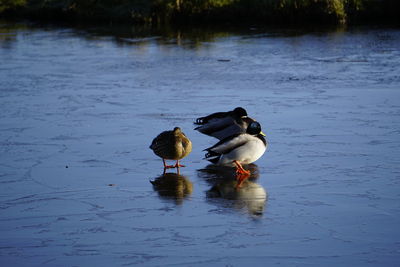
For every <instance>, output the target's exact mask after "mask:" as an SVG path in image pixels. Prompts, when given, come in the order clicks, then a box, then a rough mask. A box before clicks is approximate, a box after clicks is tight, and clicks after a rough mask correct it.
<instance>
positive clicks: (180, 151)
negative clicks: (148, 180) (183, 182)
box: [150, 127, 192, 169]
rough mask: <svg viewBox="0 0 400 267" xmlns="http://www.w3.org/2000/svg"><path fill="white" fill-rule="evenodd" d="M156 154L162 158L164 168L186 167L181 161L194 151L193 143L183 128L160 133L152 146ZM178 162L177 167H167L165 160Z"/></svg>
mask: <svg viewBox="0 0 400 267" xmlns="http://www.w3.org/2000/svg"><path fill="white" fill-rule="evenodd" d="M150 148H151V149H152V150H153V152H154V154H156V155H157V156H159V157H160V158H162V160H163V164H164V168H165V169H168V168H179V167H185V165H181V164H180V163H179V160H181V159H183V158H184V157H186V156H187V155H189V153H190V152H191V151H192V142H191V141H190V140H189V138H187V137H186V135H185V134H184V133H183V132H182V131H181V128H179V127H175V128H174V130H172V131H164V132H162V133H160V134H159V135H158V136H157V137H156V138H154V140H153V142H152V143H151V145H150ZM166 159H168V160H176V163H175V165H167V164H166V162H165V160H166Z"/></svg>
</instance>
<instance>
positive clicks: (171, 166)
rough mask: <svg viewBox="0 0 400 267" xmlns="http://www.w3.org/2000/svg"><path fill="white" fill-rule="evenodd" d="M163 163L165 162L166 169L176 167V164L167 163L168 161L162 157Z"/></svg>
mask: <svg viewBox="0 0 400 267" xmlns="http://www.w3.org/2000/svg"><path fill="white" fill-rule="evenodd" d="M162 161H163V164H164V169H171V168H176V166H175V165H167V163H166V162H165V159H162Z"/></svg>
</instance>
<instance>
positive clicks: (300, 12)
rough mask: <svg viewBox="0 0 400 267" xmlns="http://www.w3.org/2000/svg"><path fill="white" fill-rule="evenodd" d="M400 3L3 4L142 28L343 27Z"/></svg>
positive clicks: (44, 0) (23, 11) (75, 0)
mask: <svg viewBox="0 0 400 267" xmlns="http://www.w3.org/2000/svg"><path fill="white" fill-rule="evenodd" d="M399 8H400V1H398V0H0V14H2V15H3V16H7V15H8V16H20V17H33V18H39V19H40V18H43V19H53V20H59V19H65V20H80V21H96V20H99V21H106V22H141V23H163V22H168V23H169V22H175V23H182V22H184V23H187V22H190V23H209V22H229V23H241V22H257V23H265V24H306V23H325V24H344V23H349V22H350V23H351V22H373V21H388V20H389V21H394V22H398V21H399V17H400V14H399V12H400V9H399Z"/></svg>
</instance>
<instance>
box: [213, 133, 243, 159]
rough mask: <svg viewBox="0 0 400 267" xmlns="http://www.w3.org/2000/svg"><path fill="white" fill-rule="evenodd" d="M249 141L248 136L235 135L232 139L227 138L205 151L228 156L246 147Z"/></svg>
mask: <svg viewBox="0 0 400 267" xmlns="http://www.w3.org/2000/svg"><path fill="white" fill-rule="evenodd" d="M248 141H249V135H248V134H235V135H232V136H230V137H227V138H225V139H223V140H221V141H219V142H218V143H216V144H215V145H214V146H212V147H209V148H207V149H205V150H206V151H207V152H208V153H210V154H214V155H215V154H220V155H222V154H227V153H229V152H231V151H232V150H234V149H236V148H238V147H240V146H243V145H245V144H246V143H247V142H248Z"/></svg>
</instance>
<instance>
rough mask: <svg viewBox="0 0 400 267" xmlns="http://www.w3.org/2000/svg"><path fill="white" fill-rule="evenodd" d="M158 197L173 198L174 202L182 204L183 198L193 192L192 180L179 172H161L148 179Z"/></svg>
mask: <svg viewBox="0 0 400 267" xmlns="http://www.w3.org/2000/svg"><path fill="white" fill-rule="evenodd" d="M150 183H152V184H153V188H154V190H155V191H157V192H158V194H159V196H160V197H164V198H168V199H174V200H175V203H176V204H182V202H183V199H185V198H186V197H188V196H190V195H191V194H192V192H193V184H192V182H191V181H190V180H189V179H188V178H187V177H185V176H183V175H180V174H179V173H165V172H164V173H163V175H161V176H159V177H157V178H155V179H154V180H153V181H150Z"/></svg>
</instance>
